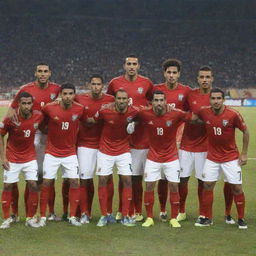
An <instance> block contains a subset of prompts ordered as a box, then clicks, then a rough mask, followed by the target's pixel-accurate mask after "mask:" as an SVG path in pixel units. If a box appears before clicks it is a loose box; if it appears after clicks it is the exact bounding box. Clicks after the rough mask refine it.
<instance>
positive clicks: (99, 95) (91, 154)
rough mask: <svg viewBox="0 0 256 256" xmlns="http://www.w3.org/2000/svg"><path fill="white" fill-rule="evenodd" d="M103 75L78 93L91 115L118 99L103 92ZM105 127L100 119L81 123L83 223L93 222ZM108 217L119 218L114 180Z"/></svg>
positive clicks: (79, 153)
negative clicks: (114, 201)
mask: <svg viewBox="0 0 256 256" xmlns="http://www.w3.org/2000/svg"><path fill="white" fill-rule="evenodd" d="M102 89H103V78H102V77H101V76H100V75H98V74H95V75H92V76H91V78H90V92H89V93H84V94H80V95H77V96H76V97H75V101H77V102H78V103H80V104H81V105H83V106H85V109H86V111H87V112H88V115H89V116H94V115H95V114H96V112H97V111H99V110H100V109H101V107H102V106H103V105H104V104H107V103H110V102H113V101H114V97H113V96H112V95H108V94H105V93H103V92H102ZM102 127H103V123H102V122H98V123H96V124H95V125H93V126H85V125H83V124H80V129H79V133H78V143H77V146H78V148H77V157H78V162H79V169H80V196H81V197H80V200H81V201H80V208H81V213H82V216H81V219H80V222H81V223H82V224H85V223H89V220H90V217H91V208H92V201H93V196H94V185H93V177H94V170H95V168H96V161H97V152H98V148H99V140H100V135H101V130H102ZM108 190H109V191H108V195H109V196H110V198H109V201H110V202H109V203H108V211H107V212H108V216H109V218H111V219H112V221H115V219H114V218H113V217H112V215H111V213H112V209H111V208H112V199H113V195H114V187H113V180H112V179H109V182H108Z"/></svg>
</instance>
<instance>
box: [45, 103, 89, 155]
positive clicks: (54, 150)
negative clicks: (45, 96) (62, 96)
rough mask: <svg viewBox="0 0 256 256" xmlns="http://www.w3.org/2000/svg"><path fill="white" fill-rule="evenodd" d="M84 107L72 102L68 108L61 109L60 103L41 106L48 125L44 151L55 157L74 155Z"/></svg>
mask: <svg viewBox="0 0 256 256" xmlns="http://www.w3.org/2000/svg"><path fill="white" fill-rule="evenodd" d="M83 112H84V107H83V106H82V105H80V104H79V103H76V102H73V104H72V107H71V108H70V109H63V108H62V107H61V106H60V103H57V102H52V103H49V104H47V105H46V106H44V107H43V113H44V114H45V122H46V123H47V125H48V136H47V144H46V151H45V152H46V153H49V154H51V155H53V156H56V157H67V156H71V155H76V141H77V133H78V128H79V123H80V119H81V118H82V116H83Z"/></svg>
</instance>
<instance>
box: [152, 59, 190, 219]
mask: <svg viewBox="0 0 256 256" xmlns="http://www.w3.org/2000/svg"><path fill="white" fill-rule="evenodd" d="M162 66H163V72H164V78H165V82H164V83H162V84H158V85H156V86H155V87H154V91H156V90H157V91H158V90H159V91H162V92H164V94H165V97H166V102H167V104H171V105H172V106H173V107H175V108H177V109H181V110H187V97H188V95H189V93H190V91H191V88H190V87H188V86H185V85H183V84H181V83H179V82H178V80H179V78H180V72H181V66H182V63H181V61H179V60H177V59H167V60H166V61H164V63H163V65H162ZM182 125H183V124H182V123H181V128H179V129H178V133H177V141H180V138H178V137H181V134H182V129H183V126H182ZM158 197H159V202H160V219H161V220H162V221H164V222H165V221H167V213H166V210H165V209H166V207H165V206H166V201H167V197H168V182H167V180H166V179H161V180H159V182H158Z"/></svg>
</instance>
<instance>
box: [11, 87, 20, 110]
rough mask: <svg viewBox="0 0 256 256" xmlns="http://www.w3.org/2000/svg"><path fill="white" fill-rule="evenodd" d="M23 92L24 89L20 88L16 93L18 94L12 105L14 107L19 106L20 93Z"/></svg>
mask: <svg viewBox="0 0 256 256" xmlns="http://www.w3.org/2000/svg"><path fill="white" fill-rule="evenodd" d="M21 92H22V89H20V90H19V91H18V92H17V93H16V95H15V96H14V99H13V101H12V103H11V107H12V108H18V103H19V95H20V93H21Z"/></svg>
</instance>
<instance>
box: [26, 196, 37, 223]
mask: <svg viewBox="0 0 256 256" xmlns="http://www.w3.org/2000/svg"><path fill="white" fill-rule="evenodd" d="M37 206H38V192H32V191H30V192H29V196H28V213H27V215H26V217H29V218H32V217H33V216H34V215H35V214H36V210H37Z"/></svg>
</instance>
